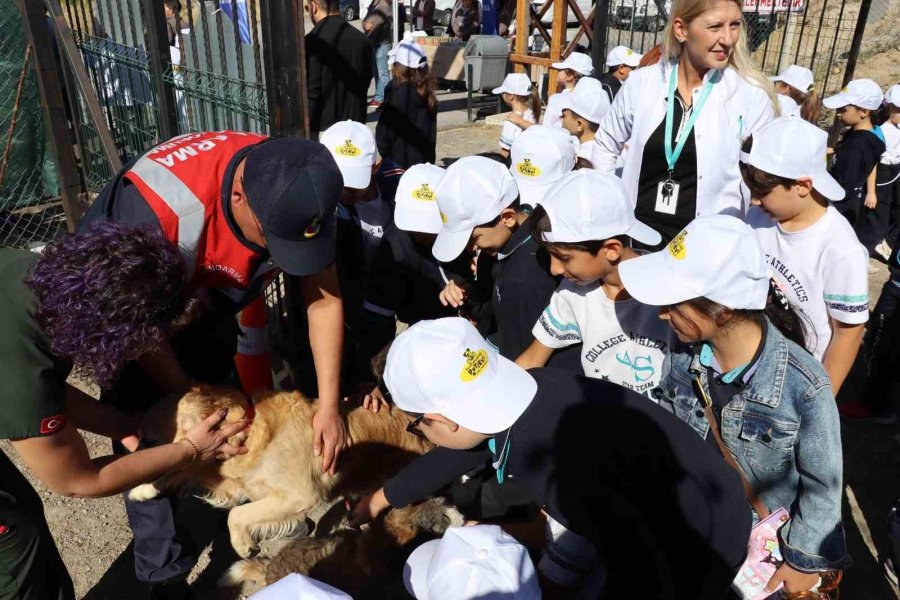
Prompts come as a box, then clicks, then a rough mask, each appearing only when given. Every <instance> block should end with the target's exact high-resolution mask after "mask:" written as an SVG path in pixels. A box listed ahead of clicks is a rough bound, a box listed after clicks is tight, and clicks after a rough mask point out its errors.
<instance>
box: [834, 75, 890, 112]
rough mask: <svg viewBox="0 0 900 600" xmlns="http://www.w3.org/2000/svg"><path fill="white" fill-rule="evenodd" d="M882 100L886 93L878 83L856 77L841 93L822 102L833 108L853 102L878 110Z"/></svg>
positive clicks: (853, 103)
mask: <svg viewBox="0 0 900 600" xmlns="http://www.w3.org/2000/svg"><path fill="white" fill-rule="evenodd" d="M882 102H884V94H883V93H882V91H881V88H880V87H878V84H877V83H875V82H874V81H872V80H871V79H854V80H853V81H851V82H850V83H848V84H847V87H845V88H844V89H842V90H841V91H840V92H839V93H837V94H835V95H834V96H829V97H827V98H825V99H824V100H822V104H824V105H825V106H826V107H827V108H831V109H835V108H841V107H843V106H847V105H849V104H852V105H853V106H858V107H860V108H867V109H869V110H877V109H878V108H880V107H881V103H882Z"/></svg>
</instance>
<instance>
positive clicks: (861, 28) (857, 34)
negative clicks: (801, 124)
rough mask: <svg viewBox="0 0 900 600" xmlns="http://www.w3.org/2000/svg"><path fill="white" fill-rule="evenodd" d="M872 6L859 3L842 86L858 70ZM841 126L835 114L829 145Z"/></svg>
mask: <svg viewBox="0 0 900 600" xmlns="http://www.w3.org/2000/svg"><path fill="white" fill-rule="evenodd" d="M870 8H872V0H862V2H861V3H860V5H859V16H858V17H857V18H856V29H854V30H853V41H851V42H850V52H849V54H848V55H847V67H846V68H845V69H844V79H843V81H842V82H841V87H842V88H843V87H845V86H846V85H847V84H848V83H850V81H851V80H852V79H853V74H854V73H855V72H856V61H857V60H858V59H859V50H860V48H861V47H862V39H863V34H865V32H866V21H868V20H869V9H870ZM829 66H830V65H829ZM840 128H841V122H840V119H839V118H838V117H837V115H835V117H834V123H832V124H831V130H830V131H829V132H828V143H829V145H831V146H834V142H835V140H836V138H837V134H838V131H840Z"/></svg>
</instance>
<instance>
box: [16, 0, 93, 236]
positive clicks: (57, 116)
mask: <svg viewBox="0 0 900 600" xmlns="http://www.w3.org/2000/svg"><path fill="white" fill-rule="evenodd" d="M17 1H18V4H19V10H20V11H21V12H22V17H23V18H24V20H25V31H26V33H27V35H28V42H29V43H30V44H31V48H32V49H33V51H34V72H35V74H36V75H37V80H38V89H39V90H40V94H41V110H42V111H43V113H44V123H45V127H46V130H47V137H48V138H49V140H50V144H49V145H50V151H51V153H52V155H53V162H54V163H55V164H56V170H57V172H58V173H59V195H60V197H61V199H62V203H63V209H64V210H65V211H66V221H67V224H68V227H69V231H74V230H75V225H76V224H77V223H78V220H79V219H81V216H82V215H83V214H84V211H85V208H86V207H85V205H84V203H83V202H82V199H81V196H80V195H81V192H82V189H81V181H80V179H79V177H78V168H77V166H76V164H77V163H76V161H75V151H74V148H73V144H72V138H71V137H70V135H69V126H68V123H67V121H66V107H65V104H64V103H63V96H62V90H61V89H60V87H59V81H60V76H59V65H58V64H57V62H56V56H55V54H54V52H53V45H52V43H51V41H50V30H49V28H48V27H47V16H46V15H45V14H44V2H43V0H17Z"/></svg>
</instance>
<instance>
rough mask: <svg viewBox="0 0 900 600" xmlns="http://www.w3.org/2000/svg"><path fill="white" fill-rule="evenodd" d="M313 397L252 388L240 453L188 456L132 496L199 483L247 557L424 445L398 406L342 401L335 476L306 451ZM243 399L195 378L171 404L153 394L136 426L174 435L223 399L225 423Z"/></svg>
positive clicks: (377, 481) (157, 437)
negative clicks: (223, 511)
mask: <svg viewBox="0 0 900 600" xmlns="http://www.w3.org/2000/svg"><path fill="white" fill-rule="evenodd" d="M317 404H318V403H317V402H316V401H311V400H308V399H306V398H304V397H303V395H301V394H300V393H298V392H281V393H272V392H267V393H260V394H257V395H255V396H254V398H253V405H254V408H255V413H256V414H255V418H254V420H253V422H252V424H251V425H250V427H249V428H248V429H246V430H244V431H242V432H241V433H239V434H237V435H235V436H234V438H233V439H232V440H230V441H231V442H232V443H242V444H243V445H244V446H245V447H246V448H247V449H248V452H247V453H246V454H242V455H238V456H234V457H231V458H228V459H227V460H224V461H221V462H219V461H214V462H206V463H192V464H190V465H188V466H187V467H185V468H183V469H180V470H177V471H173V472H171V473H168V474H166V475H164V476H163V477H162V478H160V479H158V480H157V481H155V482H154V483H152V484H145V485H142V486H138V487H136V488H134V489H133V490H131V492H130V493H129V496H130V497H131V498H132V499H135V500H148V499H150V498H153V497H156V496H157V495H159V494H160V493H161V492H162V491H178V490H186V489H195V488H202V489H205V490H206V491H207V495H206V496H205V500H206V501H207V502H209V503H210V504H212V505H213V506H217V507H220V508H230V509H231V511H230V512H229V514H228V531H229V535H230V537H231V544H232V546H234V549H235V551H236V552H237V553H238V555H240V556H241V557H244V558H246V557H248V556H250V555H251V554H252V553H253V552H254V551H255V550H256V549H257V548H258V541H259V540H263V539H276V538H279V537H285V536H290V535H291V534H292V533H294V532H296V531H297V529H298V528H299V527H301V526H303V525H304V524H305V515H306V512H307V511H308V510H309V509H311V508H313V507H314V506H316V505H317V504H319V503H321V502H326V501H329V500H333V499H335V498H338V497H341V496H344V497H348V496H356V495H360V494H363V493H368V492H371V491H372V490H373V489H376V488H377V487H378V486H379V485H381V484H382V483H383V482H384V481H385V480H386V479H388V478H390V477H391V476H392V475H394V474H395V473H396V472H397V471H399V470H400V468H402V467H403V466H404V465H405V464H407V463H409V462H410V461H412V460H413V459H414V458H415V457H417V456H419V455H421V454H423V453H424V452H426V451H427V450H428V449H429V448H430V444H429V443H428V442H427V441H425V440H423V439H421V438H419V437H417V436H414V435H410V434H409V433H407V432H406V426H407V424H408V423H409V417H408V416H406V415H405V414H404V413H403V412H402V411H400V410H397V409H389V410H385V409H382V410H381V411H379V412H378V413H372V412H371V411H368V410H365V409H363V408H362V407H357V408H353V409H349V410H348V409H346V407H342V410H345V414H346V418H347V423H348V428H349V432H350V437H351V439H352V440H353V445H352V446H351V447H350V448H348V449H346V450H345V451H344V452H342V453H341V455H340V461H339V470H338V473H337V475H336V476H335V477H331V476H329V475H327V474H325V473H323V472H322V462H321V461H322V458H321V457H318V456H314V455H313V450H312V418H313V415H314V414H315V412H316V408H317ZM248 406H249V404H248V400H247V398H246V397H245V396H244V395H243V394H242V393H240V392H239V391H237V390H232V389H225V388H217V387H212V386H200V387H195V388H194V389H193V390H191V391H190V392H189V393H187V394H186V395H184V396H183V397H182V398H181V399H180V400H178V401H177V402H176V403H158V404H157V405H155V406H154V408H153V409H151V411H150V412H149V413H148V414H147V416H146V418H145V419H144V423H143V426H142V440H143V443H145V444H146V445H154V444H159V443H166V442H171V441H178V440H180V439H182V438H183V437H184V435H185V432H187V431H188V430H189V429H190V428H191V427H193V426H194V425H195V424H197V423H198V422H199V421H201V420H202V419H204V418H206V417H207V416H209V415H210V414H212V413H213V412H214V411H215V410H218V409H220V408H226V409H227V410H228V414H227V415H226V417H225V422H234V421H238V420H240V419H241V418H243V416H244V414H245V413H246V412H247V410H248Z"/></svg>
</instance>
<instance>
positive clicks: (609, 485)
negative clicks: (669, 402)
mask: <svg viewBox="0 0 900 600" xmlns="http://www.w3.org/2000/svg"><path fill="white" fill-rule="evenodd" d="M384 383H385V385H386V387H387V391H388V393H389V394H390V395H391V397H392V400H393V402H394V403H395V404H396V406H397V407H398V408H400V409H401V410H404V411H406V412H407V413H409V414H410V417H411V419H412V420H411V422H410V425H409V427H408V429H407V430H408V431H410V433H414V434H417V435H420V436H423V437H426V438H428V440H429V441H431V442H433V443H434V444H435V445H436V446H437V447H436V448H434V449H433V450H431V451H430V452H428V453H426V454H425V455H423V456H421V457H419V458H418V459H416V460H415V461H414V462H413V463H411V464H410V465H408V466H407V467H406V468H404V469H403V470H402V471H400V472H399V473H398V474H397V475H396V476H395V477H394V478H393V479H391V480H389V481H388V482H387V483H386V484H385V485H384V487H383V488H381V489H379V490H378V491H376V492H375V493H374V494H372V495H371V496H367V497H365V498H363V499H362V500H361V501H360V502H359V503H358V504H357V505H356V507H355V508H354V511H353V518H352V519H351V523H352V524H353V525H360V524H362V523H365V522H367V521H368V520H370V519H373V518H374V517H375V516H377V515H378V514H379V513H380V512H381V511H383V510H385V509H386V508H388V507H389V506H398V507H399V506H405V505H407V504H409V503H411V502H414V501H416V500H420V499H422V498H425V497H427V496H428V495H430V494H434V493H436V492H438V491H439V490H440V489H441V488H443V487H444V486H446V485H447V484H449V483H451V482H452V481H453V480H454V479H455V478H457V477H459V476H460V475H462V474H464V473H466V472H468V471H469V470H471V469H472V468H474V467H476V466H478V465H480V464H481V463H482V462H484V461H486V460H489V461H490V462H491V464H492V465H493V468H494V469H495V471H496V472H495V475H496V479H497V481H498V482H499V483H500V485H501V486H503V487H505V486H515V487H516V488H518V489H520V490H523V491H524V492H525V493H527V494H528V495H530V497H531V498H532V499H533V500H534V501H535V502H536V503H538V504H539V505H541V506H542V508H543V510H544V511H545V512H546V513H547V514H548V515H550V516H551V517H552V518H553V519H554V520H556V521H557V522H559V523H560V524H561V525H563V526H564V527H565V528H566V529H568V530H569V531H572V532H574V533H577V534H579V535H581V536H583V537H585V538H587V540H589V541H590V542H592V543H593V544H594V545H595V546H596V548H597V550H598V552H599V556H600V559H601V561H602V563H603V564H604V566H605V568H606V573H607V580H606V589H605V592H606V593H605V594H604V597H608V598H632V597H634V598H655V599H657V600H659V599H671V600H675V599H678V600H680V599H682V598H691V599H709V600H713V599H715V600H721V599H723V598H725V597H726V596H727V594H728V590H729V588H730V586H731V583H732V581H733V579H734V576H735V574H736V573H737V571H738V569H739V568H740V566H741V564H742V562H743V560H744V558H745V557H746V554H747V539H748V537H749V534H750V524H751V513H750V511H749V510H747V509H748V504H747V500H746V498H745V496H744V493H743V489H742V486H741V482H740V478H739V476H738V474H737V472H736V471H735V470H733V469H732V468H731V467H729V466H728V464H727V463H726V462H725V461H723V460H722V458H721V456H720V455H719V453H718V452H717V450H716V448H714V447H712V446H711V445H709V444H708V443H706V442H705V441H704V440H701V439H699V437H698V436H697V435H696V434H695V433H694V431H693V430H692V429H691V428H690V427H688V426H687V425H686V424H685V423H684V422H682V421H680V420H679V419H678V418H677V417H676V416H675V415H673V414H672V413H670V412H668V411H667V410H666V409H664V408H662V407H660V406H658V405H656V404H654V403H652V402H648V401H647V399H646V398H644V397H642V396H640V395H639V394H637V393H635V392H633V391H631V390H627V389H625V388H622V387H619V386H617V385H616V384H614V383H610V382H607V381H602V380H597V379H588V378H586V377H584V376H582V375H576V374H574V373H568V372H566V371H561V370H558V369H533V370H531V371H525V370H524V369H522V368H520V367H518V366H516V365H515V364H513V363H512V362H510V361H508V360H506V359H505V358H503V357H501V356H499V355H498V354H497V353H496V352H495V351H494V349H493V348H492V347H491V345H490V344H489V343H487V342H485V340H484V339H482V338H481V336H479V335H478V333H477V332H476V331H475V328H474V327H472V326H471V325H470V324H469V323H467V322H466V321H465V320H463V319H460V318H456V317H450V318H446V319H440V320H436V321H423V322H421V323H419V324H417V325H414V326H413V327H411V328H410V329H409V330H408V331H406V332H404V333H402V334H400V336H398V337H397V339H396V340H395V341H394V343H393V345H392V346H391V349H390V351H389V352H388V356H387V364H386V368H385V372H384Z"/></svg>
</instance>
